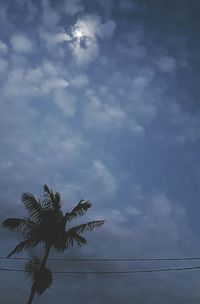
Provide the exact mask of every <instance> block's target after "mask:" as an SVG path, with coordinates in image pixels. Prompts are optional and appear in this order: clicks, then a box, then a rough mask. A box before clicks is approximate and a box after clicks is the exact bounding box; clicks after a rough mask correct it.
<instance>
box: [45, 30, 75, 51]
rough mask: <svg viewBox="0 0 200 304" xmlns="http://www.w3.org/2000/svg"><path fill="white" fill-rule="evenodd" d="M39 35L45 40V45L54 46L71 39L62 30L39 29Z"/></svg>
mask: <svg viewBox="0 0 200 304" xmlns="http://www.w3.org/2000/svg"><path fill="white" fill-rule="evenodd" d="M40 37H41V38H42V39H44V40H45V41H46V43H47V47H52V46H56V45H57V44H60V43H63V42H65V41H71V38H70V36H69V35H67V34H66V33H65V32H64V31H59V32H47V31H44V30H41V31H40Z"/></svg>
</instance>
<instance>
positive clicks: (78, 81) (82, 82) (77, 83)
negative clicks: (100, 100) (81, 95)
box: [70, 74, 89, 88]
mask: <svg viewBox="0 0 200 304" xmlns="http://www.w3.org/2000/svg"><path fill="white" fill-rule="evenodd" d="M70 84H71V85H72V86H74V87H75V88H82V87H85V86H87V85H88V84H89V79H88V76H87V75H86V74H80V75H77V76H75V77H73V78H72V79H70Z"/></svg>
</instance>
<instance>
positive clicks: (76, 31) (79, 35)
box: [74, 29, 84, 39]
mask: <svg viewBox="0 0 200 304" xmlns="http://www.w3.org/2000/svg"><path fill="white" fill-rule="evenodd" d="M83 36H84V34H83V32H82V31H80V30H79V29H76V30H75V32H74V37H76V38H77V39H80V38H81V37H83Z"/></svg>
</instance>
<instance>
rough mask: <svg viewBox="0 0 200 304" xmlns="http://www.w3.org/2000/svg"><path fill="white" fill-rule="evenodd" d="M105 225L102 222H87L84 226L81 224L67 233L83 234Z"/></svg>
mask: <svg viewBox="0 0 200 304" xmlns="http://www.w3.org/2000/svg"><path fill="white" fill-rule="evenodd" d="M104 223H105V221H104V220H100V221H92V222H88V223H85V224H81V225H78V226H74V227H72V228H70V229H69V230H68V231H67V232H69V233H72V234H73V233H74V232H75V233H78V234H79V233H83V232H86V231H92V230H93V229H94V228H97V227H100V226H102V225H103V224H104Z"/></svg>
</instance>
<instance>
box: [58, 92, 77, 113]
mask: <svg viewBox="0 0 200 304" xmlns="http://www.w3.org/2000/svg"><path fill="white" fill-rule="evenodd" d="M54 101H55V103H56V104H57V105H58V107H59V108H60V109H61V110H62V112H63V113H64V114H65V115H66V116H73V115H74V114H75V110H76V98H75V97H74V96H73V95H72V94H70V93H69V92H67V91H65V90H55V93H54Z"/></svg>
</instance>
